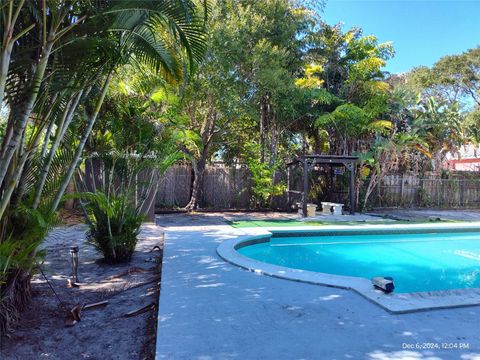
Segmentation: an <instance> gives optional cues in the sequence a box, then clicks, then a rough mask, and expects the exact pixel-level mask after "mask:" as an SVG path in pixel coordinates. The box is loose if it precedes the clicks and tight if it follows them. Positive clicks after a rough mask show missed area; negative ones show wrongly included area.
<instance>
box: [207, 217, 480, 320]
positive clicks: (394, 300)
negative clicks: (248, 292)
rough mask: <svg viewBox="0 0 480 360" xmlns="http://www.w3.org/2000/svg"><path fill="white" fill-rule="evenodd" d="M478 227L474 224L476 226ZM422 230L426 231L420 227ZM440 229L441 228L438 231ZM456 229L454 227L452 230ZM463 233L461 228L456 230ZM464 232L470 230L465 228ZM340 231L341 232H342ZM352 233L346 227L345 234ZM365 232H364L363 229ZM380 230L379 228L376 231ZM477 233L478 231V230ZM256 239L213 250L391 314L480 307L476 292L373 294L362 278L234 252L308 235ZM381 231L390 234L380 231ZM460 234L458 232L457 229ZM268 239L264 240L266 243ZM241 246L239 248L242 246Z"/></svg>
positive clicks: (250, 266) (259, 236)
mask: <svg viewBox="0 0 480 360" xmlns="http://www.w3.org/2000/svg"><path fill="white" fill-rule="evenodd" d="M477 227H478V224H477ZM403 228H404V229H405V228H407V230H412V231H413V230H418V227H417V226H403ZM422 228H423V229H425V228H426V227H422ZM428 228H429V229H434V230H436V229H438V227H433V226H429V227H428ZM442 228H443V227H442ZM456 228H457V229H458V227H456ZM460 228H463V229H465V227H463V226H462V227H460ZM466 228H472V227H471V226H468V227H466ZM346 229H347V228H345V229H342V230H346ZM352 229H354V228H353V227H349V228H348V230H352ZM363 229H365V228H363ZM378 229H380V227H378ZM479 229H480V228H479ZM262 230H263V231H260V234H257V235H241V236H238V237H237V238H233V239H228V240H225V241H223V242H222V243H220V245H219V246H218V247H217V250H216V252H217V254H218V256H220V258H222V259H223V260H224V261H226V262H228V263H230V264H233V265H235V266H238V267H240V268H242V269H245V270H247V271H250V272H254V273H255V274H259V275H267V276H271V277H274V278H280V279H285V280H290V281H297V282H303V283H307V284H313V285H320V286H327V287H335V288H340V289H345V290H352V291H354V292H356V293H358V294H359V295H361V296H362V297H363V298H365V299H367V300H368V301H370V302H372V303H374V304H376V305H378V306H380V307H382V308H383V309H385V310H386V311H388V312H390V313H393V314H404V313H411V312H418V311H428V310H434V309H449V308H459V307H467V306H478V305H480V289H478V288H473V289H459V290H442V291H429V292H416V293H400V294H396V293H392V294H385V293H383V292H381V291H379V290H375V289H374V288H373V286H372V284H371V282H370V280H368V279H366V278H362V277H352V276H343V275H334V274H328V273H320V272H313V271H307V270H300V269H293V268H287V267H284V266H279V265H273V264H269V263H266V262H262V261H258V260H255V259H251V258H248V257H246V256H244V255H242V254H240V253H239V252H238V251H237V249H238V248H240V247H243V246H248V245H253V244H255V243H259V242H265V241H269V239H270V237H271V236H272V235H273V233H277V232H286V231H290V232H292V231H295V232H296V231H297V230H298V232H306V231H312V229H310V230H307V229H304V228H297V229H294V228H290V229H289V230H287V229H282V230H276V229H275V230H273V229H271V230H270V231H266V229H262ZM384 230H391V228H390V229H384ZM459 230H460V229H459ZM324 231H328V229H316V230H315V232H324ZM266 239H268V240H266ZM242 245H243V246H242Z"/></svg>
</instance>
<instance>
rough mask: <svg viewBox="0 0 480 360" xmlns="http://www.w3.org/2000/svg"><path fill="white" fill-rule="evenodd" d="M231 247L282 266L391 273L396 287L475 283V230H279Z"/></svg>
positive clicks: (479, 269)
mask: <svg viewBox="0 0 480 360" xmlns="http://www.w3.org/2000/svg"><path fill="white" fill-rule="evenodd" d="M236 250H237V251H238V252H239V253H240V254H241V255H243V256H245V257H248V258H251V259H254V260H257V261H261V262H264V263H269V264H273V265H278V266H282V267H286V268H292V269H301V270H307V271H312V272H319V273H327V274H333V275H342V276H352V277H360V278H366V279H371V278H372V277H374V276H391V277H393V278H394V279H395V287H396V289H395V292H396V293H411V292H425V291H439V290H453V289H469V288H480V231H471V230H466V231H465V232H439V231H434V230H428V231H423V232H418V233H411V232H410V233H383V234H375V233H358V234H345V233H343V234H342V233H337V234H332V233H330V234H329V233H325V234H322V235H321V236H319V235H318V234H311V235H302V234H301V233H290V234H288V233H283V234H274V235H273V236H272V237H271V238H270V239H269V240H268V239H263V240H261V241H257V243H255V241H253V242H250V243H243V244H239V245H237V246H236Z"/></svg>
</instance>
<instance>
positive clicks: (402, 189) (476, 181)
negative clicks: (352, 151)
mask: <svg viewBox="0 0 480 360" xmlns="http://www.w3.org/2000/svg"><path fill="white" fill-rule="evenodd" d="M372 200H373V201H372V203H373V204H374V206H378V207H436V208H459V207H463V208H464V207H471V208H476V207H480V177H479V176H476V177H472V175H471V174H469V175H468V176H465V174H458V175H455V176H454V177H453V178H448V179H442V178H440V177H439V176H438V174H428V175H426V176H424V177H421V178H420V177H418V176H417V175H413V174H392V175H388V176H386V177H385V178H384V179H383V181H382V183H381V184H379V186H378V189H377V192H376V194H375V195H374V198H373V199H372Z"/></svg>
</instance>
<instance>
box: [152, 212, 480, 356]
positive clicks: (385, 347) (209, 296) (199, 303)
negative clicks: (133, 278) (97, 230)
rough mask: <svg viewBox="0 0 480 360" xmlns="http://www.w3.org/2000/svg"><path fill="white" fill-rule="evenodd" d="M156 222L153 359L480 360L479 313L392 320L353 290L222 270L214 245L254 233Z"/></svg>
mask: <svg viewBox="0 0 480 360" xmlns="http://www.w3.org/2000/svg"><path fill="white" fill-rule="evenodd" d="M157 223H158V224H159V225H162V226H163V227H164V228H165V231H166V240H165V250H164V262H163V275H162V289H161V296H160V307H159V317H158V334H157V354H156V355H157V359H202V360H209V359H212V360H213V359H215V360H216V359H242V360H243V359H248V360H249V359H275V360H277V359H367V360H387V359H388V360H390V359H391V360H411V359H414V360H417V359H421V360H425V359H428V360H438V359H464V360H480V335H479V332H478V317H479V315H480V307H470V308H459V309H444V310H433V311H428V312H420V313H410V314H397V315H394V314H390V313H388V312H386V311H385V310H384V309H382V308H380V307H378V306H377V305H375V304H372V303H370V302H369V301H368V300H366V299H365V298H363V297H362V296H360V295H359V294H357V293H355V292H353V291H350V290H344V289H337V288H332V287H326V286H320V285H312V284H306V283H300V282H294V281H288V280H284V279H277V278H272V277H269V276H265V275H259V274H255V273H253V272H249V271H246V270H243V269H241V268H239V267H237V266H234V265H232V264H229V263H227V262H225V261H223V260H222V259H221V258H220V257H219V256H218V255H217V254H216V249H217V246H218V245H219V244H220V243H221V242H222V241H225V240H228V239H235V238H241V237H246V236H248V235H247V234H248V232H249V231H250V230H249V229H234V228H232V227H230V226H228V225H225V224H224V223H222V221H221V215H218V216H217V217H216V218H215V221H212V218H211V217H210V218H209V217H204V216H201V215H198V216H191V215H189V216H182V215H174V216H161V217H157ZM257 231H260V230H259V229H257ZM265 231H266V230H265Z"/></svg>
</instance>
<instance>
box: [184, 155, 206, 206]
mask: <svg viewBox="0 0 480 360" xmlns="http://www.w3.org/2000/svg"><path fill="white" fill-rule="evenodd" d="M192 167H193V173H194V179H193V185H192V195H191V196H190V201H189V202H188V204H187V205H186V206H185V210H187V211H192V210H196V209H198V205H199V201H200V197H201V192H202V185H203V177H204V175H205V158H204V157H203V155H202V156H201V158H200V159H199V160H198V161H197V162H194V163H193V164H192Z"/></svg>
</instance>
